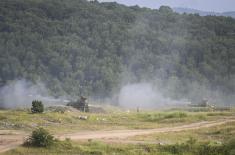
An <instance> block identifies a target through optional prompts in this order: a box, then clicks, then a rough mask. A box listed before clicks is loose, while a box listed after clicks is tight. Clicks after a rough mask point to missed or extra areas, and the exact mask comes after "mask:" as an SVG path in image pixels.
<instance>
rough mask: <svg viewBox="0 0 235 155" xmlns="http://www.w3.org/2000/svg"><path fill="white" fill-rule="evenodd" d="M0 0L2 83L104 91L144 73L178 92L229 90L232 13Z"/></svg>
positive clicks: (233, 83)
mask: <svg viewBox="0 0 235 155" xmlns="http://www.w3.org/2000/svg"><path fill="white" fill-rule="evenodd" d="M0 3H1V5H0V66H1V67H0V83H1V84H0V85H4V84H6V83H7V82H11V81H13V80H15V79H27V80H30V81H43V82H44V83H45V85H46V86H47V87H48V88H50V90H51V92H52V93H55V95H57V96H59V95H65V94H69V95H72V96H78V95H80V94H84V95H87V96H88V95H89V96H95V97H97V98H102V97H107V96H112V95H113V94H114V93H116V92H119V90H120V87H122V86H123V84H127V83H139V82H145V81H148V82H151V83H154V84H156V85H157V86H156V87H159V88H161V91H162V92H164V93H165V94H166V95H167V96H169V97H170V98H176V99H180V98H190V99H192V98H196V99H197V98H199V99H201V98H204V97H208V96H209V97H210V96H213V97H212V98H213V99H215V97H218V96H219V95H218V94H219V93H217V94H214V95H211V92H208V91H206V90H213V92H214V91H218V92H222V94H223V95H221V96H224V94H225V95H229V94H231V95H234V94H235V52H234V50H235V47H234V45H235V37H234V36H233V34H234V33H235V20H234V19H232V18H225V17H216V16H215V17H214V16H206V17H201V16H198V15H192V14H190V15H181V14H178V13H175V12H173V10H172V9H171V8H169V7H166V6H165V7H161V8H160V9H159V10H151V9H147V8H140V7H138V6H132V7H127V6H124V5H119V4H118V3H99V2H97V1H93V2H88V1H86V0H67V1H65V0H59V1H58V0H37V1H36V0H10V1H9V0H1V2H0ZM163 89H165V90H163ZM233 97H234V96H233ZM233 97H228V96H227V97H224V99H226V100H231V101H232V99H233ZM219 98H220V99H222V97H219ZM234 98H235V97H234ZM233 101H234V100H233ZM0 104H1V103H0Z"/></svg>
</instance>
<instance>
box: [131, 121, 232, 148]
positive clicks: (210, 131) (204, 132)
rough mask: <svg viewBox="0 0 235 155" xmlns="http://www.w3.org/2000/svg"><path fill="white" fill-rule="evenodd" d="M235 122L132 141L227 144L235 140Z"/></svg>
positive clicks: (135, 138) (158, 134)
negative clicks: (190, 141) (191, 141)
mask: <svg viewBox="0 0 235 155" xmlns="http://www.w3.org/2000/svg"><path fill="white" fill-rule="evenodd" d="M234 135H235V122H230V123H226V124H224V125H220V126H215V127H211V128H202V129H197V130H188V131H180V132H169V133H156V134H150V135H144V136H135V137H132V138H130V140H135V141H151V142H152V141H153V142H155V141H156V142H161V143H167V144H175V143H184V142H186V141H187V140H188V139H189V138H190V137H192V138H194V139H197V140H198V141H200V142H206V141H210V142H213V143H222V142H226V141H227V140H228V139H230V138H235V136H234Z"/></svg>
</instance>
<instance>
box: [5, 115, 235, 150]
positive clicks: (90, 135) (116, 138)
mask: <svg viewBox="0 0 235 155" xmlns="http://www.w3.org/2000/svg"><path fill="white" fill-rule="evenodd" d="M229 122H235V118H226V119H220V120H217V121H204V122H198V123H192V124H187V125H182V126H176V127H166V128H157V129H145V130H112V131H84V132H78V133H71V134H64V135H55V137H57V138H59V139H61V140H64V139H66V138H70V139H71V140H75V141H76V140H91V139H100V140H102V141H104V142H112V143H113V142H124V143H135V142H134V141H128V140H125V141H121V140H123V139H126V138H128V137H133V136H138V135H148V134H153V133H166V132H179V131H186V130H195V129H200V128H209V127H213V126H219V125H223V124H226V123H229ZM26 136H27V134H26V133H24V132H20V131H8V130H0V153H2V152H5V151H7V150H10V149H13V148H15V147H17V146H19V145H20V144H22V143H23V141H24V138H25V137H26ZM141 143H143V142H141ZM146 143H148V142H146Z"/></svg>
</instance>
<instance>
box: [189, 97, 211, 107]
mask: <svg viewBox="0 0 235 155" xmlns="http://www.w3.org/2000/svg"><path fill="white" fill-rule="evenodd" d="M189 106H190V107H201V108H214V105H211V104H209V101H208V100H207V99H203V100H202V101H201V102H199V103H196V104H189Z"/></svg>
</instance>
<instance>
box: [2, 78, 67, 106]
mask: <svg viewBox="0 0 235 155" xmlns="http://www.w3.org/2000/svg"><path fill="white" fill-rule="evenodd" d="M48 94H49V93H48V89H47V88H46V86H45V85H44V84H43V83H41V82H37V83H36V84H33V83H32V82H29V81H26V80H16V81H14V82H11V83H9V84H7V85H6V86H4V87H3V88H1V89H0V107H1V108H14V109H15V108H26V107H30V106H31V103H32V101H33V100H41V101H43V103H44V104H46V105H52V104H55V103H59V102H61V103H63V101H64V100H61V99H55V98H54V97H51V96H50V95H48Z"/></svg>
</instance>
